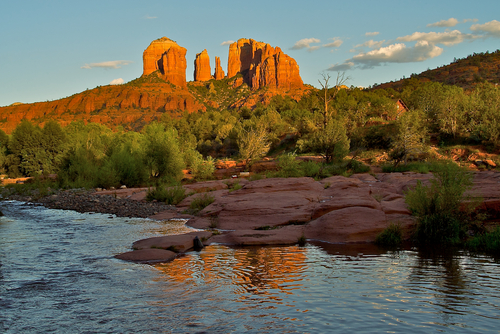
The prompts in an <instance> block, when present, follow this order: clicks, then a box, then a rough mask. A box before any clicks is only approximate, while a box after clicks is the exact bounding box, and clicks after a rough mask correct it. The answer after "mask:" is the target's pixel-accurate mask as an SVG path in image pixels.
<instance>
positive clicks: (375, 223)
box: [117, 171, 500, 262]
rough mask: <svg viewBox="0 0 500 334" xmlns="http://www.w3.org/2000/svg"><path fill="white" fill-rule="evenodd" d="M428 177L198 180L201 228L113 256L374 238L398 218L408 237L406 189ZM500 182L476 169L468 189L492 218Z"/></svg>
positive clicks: (151, 257)
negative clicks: (204, 193) (197, 245)
mask: <svg viewBox="0 0 500 334" xmlns="http://www.w3.org/2000/svg"><path fill="white" fill-rule="evenodd" d="M431 178H432V174H430V173H429V174H417V173H411V172H408V173H391V174H383V173H380V174H374V175H371V174H355V175H352V176H351V177H343V176H333V177H330V178H327V179H323V180H321V181H315V180H314V179H312V178H307V177H302V178H288V179H280V178H274V179H262V180H256V181H251V182H248V181H246V180H245V181H244V182H241V183H240V186H241V188H240V187H238V188H240V189H237V190H234V191H233V189H231V188H232V185H231V184H228V183H227V182H228V180H225V181H209V182H206V183H205V182H200V183H197V184H196V186H193V185H189V186H186V188H187V189H193V188H196V189H203V190H209V192H208V193H210V194H211V195H212V196H213V197H214V202H213V203H212V204H210V205H209V206H207V207H206V208H204V209H203V210H202V211H201V212H199V213H198V215H197V216H196V217H192V218H191V219H189V220H188V222H187V223H186V224H187V225H188V226H191V227H194V228H198V229H201V230H204V231H198V232H191V233H188V234H183V235H173V236H165V237H156V238H149V239H144V240H139V241H137V242H135V243H134V244H133V246H132V247H133V249H134V251H132V252H128V253H124V254H121V255H119V256H117V258H121V259H126V260H129V261H136V262H148V261H153V262H161V261H162V259H163V257H164V256H165V255H166V254H165V253H163V252H156V251H155V250H170V251H174V252H176V253H183V252H187V251H190V250H192V249H193V240H194V238H195V237H196V236H198V238H199V239H200V240H201V241H202V242H203V244H204V245H210V244H211V243H218V244H225V245H235V246H236V245H237V246H242V245H243V246H246V245H293V244H298V243H299V244H300V243H302V242H304V241H306V240H310V241H322V242H327V243H332V244H354V243H372V242H374V241H375V239H376V237H377V235H378V234H379V233H380V232H382V231H383V230H384V229H385V228H387V227H388V226H389V225H390V224H391V223H397V224H400V225H401V226H402V228H403V232H404V237H406V238H408V237H409V236H410V233H411V231H412V229H413V227H414V225H415V219H414V218H413V217H412V216H411V215H410V212H409V210H408V208H407V206H406V203H405V201H404V192H405V191H406V190H407V189H409V188H411V187H414V186H415V185H416V184H417V182H418V181H420V182H422V183H424V184H426V183H428V182H429V180H430V179H431ZM229 182H231V181H229ZM499 183H500V173H498V172H495V171H488V172H477V173H475V175H474V186H473V188H472V189H471V190H470V193H471V194H472V195H474V196H480V197H482V198H483V199H484V200H485V204H484V205H483V208H482V209H483V210H486V211H487V213H488V214H489V215H490V217H491V219H497V218H499V217H500V214H499V211H500V187H499ZM197 196H200V193H196V194H194V195H192V196H190V197H188V198H186V199H185V200H184V201H183V202H181V203H180V204H179V205H178V206H177V213H175V211H173V210H169V211H168V212H161V213H158V214H157V215H156V217H163V218H170V217H179V216H180V215H181V213H182V212H183V210H185V209H186V208H187V207H188V206H189V203H190V202H191V201H192V200H193V198H195V197H197ZM153 217H154V216H153ZM185 218H189V217H188V216H185ZM156 254H157V255H156ZM156 257H157V258H156Z"/></svg>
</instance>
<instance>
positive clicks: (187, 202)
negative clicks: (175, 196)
mask: <svg viewBox="0 0 500 334" xmlns="http://www.w3.org/2000/svg"><path fill="white" fill-rule="evenodd" d="M227 194H229V190H228V189H221V190H216V191H209V192H204V193H195V194H193V195H191V196H188V197H186V198H184V199H183V200H182V201H181V202H180V203H179V204H177V208H179V209H182V210H184V209H185V208H187V207H189V206H190V205H191V202H192V201H193V200H195V199H196V198H200V197H204V196H211V197H213V198H214V200H217V199H219V198H221V197H222V196H227ZM182 210H181V211H182Z"/></svg>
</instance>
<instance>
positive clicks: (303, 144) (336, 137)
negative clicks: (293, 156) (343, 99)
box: [297, 120, 350, 163]
mask: <svg viewBox="0 0 500 334" xmlns="http://www.w3.org/2000/svg"><path fill="white" fill-rule="evenodd" d="M297 146H298V148H299V149H300V150H301V151H303V152H305V151H312V152H316V153H319V154H321V155H322V156H323V157H324V158H325V161H326V162H327V163H329V162H332V161H340V160H342V159H344V158H345V156H346V155H347V154H348V153H349V146H350V140H349V138H348V137H347V134H346V129H345V126H344V123H343V122H342V121H340V120H333V121H330V122H328V124H327V125H326V126H325V128H324V129H322V130H319V131H316V132H314V133H312V134H311V135H310V136H309V138H308V139H305V140H300V141H298V142H297Z"/></svg>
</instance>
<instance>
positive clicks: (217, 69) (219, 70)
mask: <svg viewBox="0 0 500 334" xmlns="http://www.w3.org/2000/svg"><path fill="white" fill-rule="evenodd" d="M225 76H226V74H225V73H224V70H223V69H222V66H220V58H219V57H215V73H214V78H215V80H221V79H224V77H225Z"/></svg>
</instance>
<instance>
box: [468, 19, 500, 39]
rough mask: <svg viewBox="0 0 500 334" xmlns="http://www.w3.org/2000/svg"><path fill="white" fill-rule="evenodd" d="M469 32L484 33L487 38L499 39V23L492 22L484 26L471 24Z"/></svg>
mask: <svg viewBox="0 0 500 334" xmlns="http://www.w3.org/2000/svg"><path fill="white" fill-rule="evenodd" d="M470 30H472V31H474V32H477V33H485V34H486V35H487V36H494V37H500V22H498V21H497V20H493V21H490V22H486V23H485V24H473V25H472V26H471V27H470Z"/></svg>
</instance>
